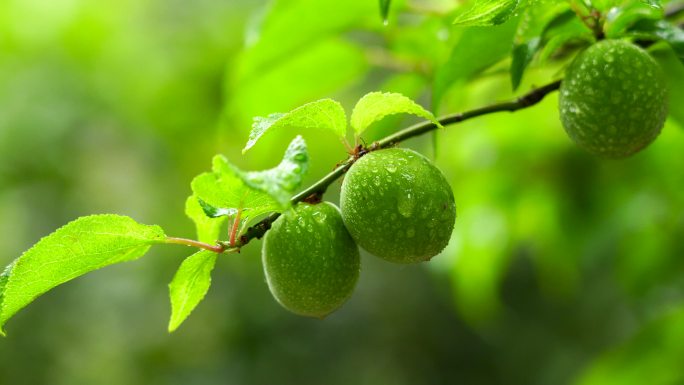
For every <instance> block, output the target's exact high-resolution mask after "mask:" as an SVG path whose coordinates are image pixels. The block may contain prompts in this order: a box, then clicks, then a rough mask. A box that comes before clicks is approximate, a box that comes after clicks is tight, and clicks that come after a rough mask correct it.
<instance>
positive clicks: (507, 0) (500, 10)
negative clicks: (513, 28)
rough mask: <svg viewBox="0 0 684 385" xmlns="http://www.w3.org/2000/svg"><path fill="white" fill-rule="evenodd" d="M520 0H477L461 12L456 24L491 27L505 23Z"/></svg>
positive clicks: (455, 21)
mask: <svg viewBox="0 0 684 385" xmlns="http://www.w3.org/2000/svg"><path fill="white" fill-rule="evenodd" d="M519 3H520V1H519V0H477V1H476V2H475V5H473V6H472V7H471V8H469V9H467V10H466V11H465V12H463V13H461V14H460V15H458V16H457V17H456V19H455V20H454V24H457V25H462V26H467V27H473V26H480V27H489V26H492V25H499V24H503V23H505V22H506V21H507V20H508V19H509V18H510V17H511V16H513V12H514V11H515V9H516V8H517V7H518V4H519Z"/></svg>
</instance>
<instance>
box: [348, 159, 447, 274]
mask: <svg viewBox="0 0 684 385" xmlns="http://www.w3.org/2000/svg"><path fill="white" fill-rule="evenodd" d="M340 205H341V207H342V218H343V219H344V223H345V225H346V226H347V228H348V229H349V232H350V233H351V235H352V237H353V238H354V240H355V241H356V242H357V243H358V244H359V246H361V247H362V248H364V249H365V250H366V251H368V252H369V253H371V254H373V255H376V256H378V257H380V258H383V259H385V260H387V261H390V262H395V263H417V262H423V261H427V260H430V259H431V258H432V257H434V256H435V255H437V254H439V253H440V252H441V251H442V250H443V249H444V248H445V247H446V245H447V244H448V243H449V239H450V238H451V232H452V231H453V228H454V221H455V220H456V204H455V202H454V194H453V192H452V191H451V186H449V183H448V182H447V180H446V178H445V177H444V175H443V174H442V173H441V171H439V169H437V167H435V166H434V165H433V164H432V162H430V160H428V159H427V158H425V157H424V156H423V155H421V154H419V153H417V152H415V151H412V150H408V149H403V148H391V149H385V150H379V151H373V152H370V153H368V154H366V155H364V156H363V157H362V158H360V159H359V160H358V161H356V162H355V163H354V164H353V165H352V167H351V168H350V169H349V171H348V172H347V175H346V176H345V177H344V181H343V183H342V195H341V197H340Z"/></svg>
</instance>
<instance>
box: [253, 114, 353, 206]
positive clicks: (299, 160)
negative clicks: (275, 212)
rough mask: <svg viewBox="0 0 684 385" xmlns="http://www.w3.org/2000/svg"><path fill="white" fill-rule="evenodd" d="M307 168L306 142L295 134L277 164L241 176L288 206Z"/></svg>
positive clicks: (255, 187) (254, 186)
mask: <svg viewBox="0 0 684 385" xmlns="http://www.w3.org/2000/svg"><path fill="white" fill-rule="evenodd" d="M340 108H342V107H340ZM342 113H343V114H344V111H342ZM345 124H346V118H345ZM308 170H309V154H308V152H307V149H306V142H305V141H304V139H303V138H302V137H301V136H297V137H296V138H294V139H293V140H292V142H290V145H289V146H288V147H287V150H285V155H284V156H283V160H282V161H281V162H280V164H278V166H276V167H275V168H272V169H270V170H265V171H251V172H246V173H243V174H242V176H243V179H244V180H245V182H247V184H248V185H249V186H250V187H252V188H254V189H257V190H259V191H263V192H266V193H268V194H269V195H270V196H271V197H273V198H275V199H276V201H278V203H280V205H281V207H283V208H289V207H290V198H292V193H293V192H294V191H295V190H296V189H297V188H298V187H299V186H300V185H301V184H302V180H303V179H304V175H306V172H307V171H308Z"/></svg>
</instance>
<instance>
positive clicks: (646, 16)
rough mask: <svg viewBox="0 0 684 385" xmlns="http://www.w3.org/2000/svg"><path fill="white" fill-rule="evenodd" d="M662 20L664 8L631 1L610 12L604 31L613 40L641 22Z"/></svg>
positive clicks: (607, 15)
mask: <svg viewBox="0 0 684 385" xmlns="http://www.w3.org/2000/svg"><path fill="white" fill-rule="evenodd" d="M662 18H663V8H662V7H660V6H658V5H652V4H647V3H644V2H642V1H630V2H627V3H626V4H624V5H621V6H618V7H613V8H611V9H610V10H609V11H608V13H607V14H606V21H605V23H604V24H603V31H604V33H605V35H606V37H608V38H610V39H613V38H616V37H618V36H621V35H622V34H624V33H625V31H627V29H628V28H629V27H631V26H632V25H633V24H634V23H636V22H638V21H640V20H660V19H662Z"/></svg>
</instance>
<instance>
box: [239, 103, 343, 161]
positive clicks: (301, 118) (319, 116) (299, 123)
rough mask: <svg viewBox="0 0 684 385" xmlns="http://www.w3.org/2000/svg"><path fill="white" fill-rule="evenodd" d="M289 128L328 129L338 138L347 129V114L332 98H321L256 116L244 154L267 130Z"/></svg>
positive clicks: (243, 150) (341, 136)
mask: <svg viewBox="0 0 684 385" xmlns="http://www.w3.org/2000/svg"><path fill="white" fill-rule="evenodd" d="M283 128H290V129H295V130H299V129H302V128H314V129H318V130H323V131H330V132H332V133H333V134H335V135H337V136H338V137H339V138H344V136H345V134H346V131H347V116H346V114H345V113H344V109H343V108H342V105H340V103H338V102H336V101H334V100H332V99H321V100H318V101H315V102H311V103H307V104H305V105H303V106H301V107H298V108H295V109H294V110H292V111H290V112H288V113H285V114H282V113H277V114H271V115H269V116H267V117H265V118H264V117H256V118H254V123H253V124H252V131H251V132H250V133H249V140H248V141H247V144H246V145H245V148H243V149H242V153H243V154H244V153H245V152H247V150H249V149H250V148H252V147H253V146H254V144H256V142H257V141H258V140H259V138H261V137H262V136H263V135H264V134H265V133H266V132H267V131H273V130H279V129H283Z"/></svg>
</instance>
